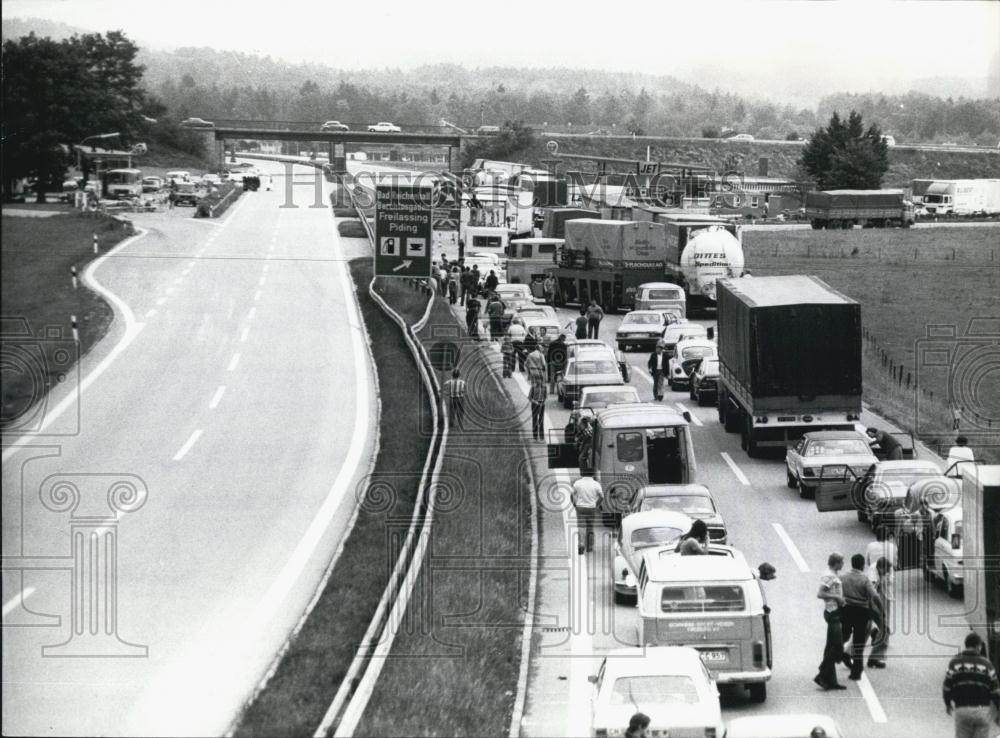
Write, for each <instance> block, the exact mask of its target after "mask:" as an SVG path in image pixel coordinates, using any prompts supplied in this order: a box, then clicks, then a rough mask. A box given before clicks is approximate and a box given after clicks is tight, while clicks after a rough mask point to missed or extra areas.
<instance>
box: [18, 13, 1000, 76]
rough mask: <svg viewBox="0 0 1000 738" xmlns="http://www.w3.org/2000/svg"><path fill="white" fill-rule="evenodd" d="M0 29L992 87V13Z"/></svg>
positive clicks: (374, 18)
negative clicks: (974, 81)
mask: <svg viewBox="0 0 1000 738" xmlns="http://www.w3.org/2000/svg"><path fill="white" fill-rule="evenodd" d="M4 16H5V17H8V18H10V17H22V18H26V17H40V18H46V19H49V20H55V21H61V22H64V23H68V24H71V25H75V26H80V27H83V28H89V29H94V30H101V31H104V30H109V29H114V28H120V29H123V30H124V31H126V33H128V35H129V36H131V37H132V38H134V39H135V40H137V41H138V42H140V43H141V44H146V45H150V46H155V47H161V48H171V47H178V46H212V47H215V48H219V49H233V50H239V51H244V52H250V53H259V54H263V55H270V56H274V57H280V58H284V59H287V60H289V61H295V62H299V61H308V62H316V63H321V64H326V65H330V66H334V67H339V68H345V69H352V68H355V69H356V68H365V67H404V68H405V67H411V66H417V65H419V64H424V63H431V62H435V61H450V62H459V63H464V64H465V65H466V66H470V67H475V66H486V65H505V66H506V65H510V66H520V67H546V66H569V67H576V68H599V69H606V70H616V71H638V72H648V73H651V74H668V75H675V76H680V77H682V78H684V79H687V80H689V81H696V79H697V78H698V77H699V75H700V76H703V77H704V78H705V79H706V80H708V81H709V82H710V85H708V86H716V85H717V84H718V79H712V78H713V77H718V78H721V79H722V80H723V81H724V80H725V79H727V78H728V79H730V80H732V82H733V84H734V85H739V84H741V83H742V82H743V81H744V80H746V81H749V80H750V79H751V78H753V79H754V80H755V84H757V85H760V84H761V83H762V80H766V79H772V80H773V82H774V84H775V86H776V87H787V86H788V85H789V84H792V85H793V86H794V85H798V86H800V87H801V86H804V85H805V86H808V85H809V84H810V81H811V80H814V79H815V80H822V81H823V84H824V85H826V84H827V83H833V84H835V85H836V86H838V88H839V89H854V90H865V89H879V88H881V87H884V86H886V85H887V84H889V83H890V82H891V81H892V80H898V79H912V78H920V77H970V78H978V79H980V80H981V79H983V78H985V77H987V75H988V74H989V71H988V70H989V68H990V65H991V63H992V64H993V66H994V69H995V71H994V72H993V74H994V75H1000V69H996V68H997V67H1000V3H998V2H936V1H928V2H883V1H880V0H867V1H864V0H861V1H854V0H839V1H834V2H784V1H780V0H774V1H772V2H763V1H754V0H748V1H746V2H726V1H720V2H685V1H676V0H675V1H670V0H658V1H656V2H642V1H641V0H635V1H633V2H631V3H613V2H609V0H601V1H600V2H592V1H591V0H571V1H570V2H544V0H495V1H494V2H484V1H483V0H478V1H475V2H468V1H466V2H450V3H441V2H438V3H433V2H426V1H425V2H415V1H414V0H379V1H378V2H358V1H357V0H350V2H342V1H341V0H326V1H325V2H307V1H305V0H281V1H280V2H276V1H275V0H266V1H263V0H240V1H239V2H223V1H222V0H5V2H4ZM692 77H693V78H695V79H692ZM748 83H749V82H748Z"/></svg>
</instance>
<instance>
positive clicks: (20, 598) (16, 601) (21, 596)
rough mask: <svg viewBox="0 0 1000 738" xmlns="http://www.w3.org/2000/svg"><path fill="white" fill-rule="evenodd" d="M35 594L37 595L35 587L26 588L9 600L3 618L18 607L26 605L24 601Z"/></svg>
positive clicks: (4, 607) (4, 608)
mask: <svg viewBox="0 0 1000 738" xmlns="http://www.w3.org/2000/svg"><path fill="white" fill-rule="evenodd" d="M34 593H35V588H34V587H25V588H24V589H23V590H21V591H20V592H18V593H17V594H16V595H14V596H13V597H11V598H10V599H9V600H7V603H6V604H5V605H4V606H3V616H4V617H7V615H8V614H9V613H11V612H13V611H14V610H15V609H16V608H17V606H18V605H20V604H22V603H24V601H25V600H26V599H28V598H29V597H31V595H33V594H34Z"/></svg>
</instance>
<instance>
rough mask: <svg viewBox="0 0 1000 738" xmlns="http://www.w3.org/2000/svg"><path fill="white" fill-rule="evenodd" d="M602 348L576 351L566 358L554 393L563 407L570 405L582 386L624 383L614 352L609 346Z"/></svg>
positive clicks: (575, 399)
mask: <svg viewBox="0 0 1000 738" xmlns="http://www.w3.org/2000/svg"><path fill="white" fill-rule="evenodd" d="M604 348H605V350H604V351H600V350H597V349H587V350H585V351H578V352H577V353H576V355H575V356H571V357H569V358H568V359H567V361H566V370H565V371H564V372H563V374H562V376H561V378H560V379H559V381H558V382H557V384H556V395H557V397H558V398H559V401H560V402H562V404H563V407H566V408H570V407H572V406H573V403H574V402H575V401H577V400H578V399H579V398H580V390H581V389H582V388H583V387H587V386H593V385H598V384H601V385H604V384H624V383H625V382H624V380H623V379H622V375H621V370H620V369H619V368H618V362H617V361H616V359H615V355H614V353H613V352H612V351H611V349H610V348H609V347H607V346H605V347H604Z"/></svg>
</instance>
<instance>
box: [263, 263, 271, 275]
mask: <svg viewBox="0 0 1000 738" xmlns="http://www.w3.org/2000/svg"><path fill="white" fill-rule="evenodd" d="M270 268H271V265H270V264H265V265H264V268H263V269H261V270H260V271H261V273H262V274H267V270H268V269H270Z"/></svg>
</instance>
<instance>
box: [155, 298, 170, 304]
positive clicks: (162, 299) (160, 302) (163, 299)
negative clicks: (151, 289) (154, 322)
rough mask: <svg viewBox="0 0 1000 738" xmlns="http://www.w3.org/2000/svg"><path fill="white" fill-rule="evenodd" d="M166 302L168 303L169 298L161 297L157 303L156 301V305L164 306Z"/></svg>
mask: <svg viewBox="0 0 1000 738" xmlns="http://www.w3.org/2000/svg"><path fill="white" fill-rule="evenodd" d="M166 301H167V298H165V297H161V298H160V299H159V300H157V301H156V304H157V305H162V304H163V303H165V302H166Z"/></svg>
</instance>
